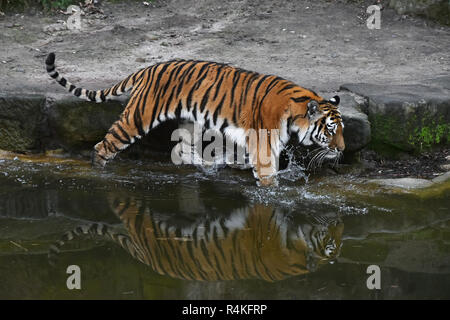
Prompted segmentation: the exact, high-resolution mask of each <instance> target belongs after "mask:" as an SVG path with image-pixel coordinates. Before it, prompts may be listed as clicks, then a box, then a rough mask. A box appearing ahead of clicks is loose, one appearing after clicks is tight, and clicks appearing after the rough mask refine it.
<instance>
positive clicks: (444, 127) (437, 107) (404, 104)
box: [340, 76, 450, 154]
mask: <svg viewBox="0 0 450 320" xmlns="http://www.w3.org/2000/svg"><path fill="white" fill-rule="evenodd" d="M449 83H450V76H443V77H438V78H435V79H430V80H427V81H425V82H424V84H421V85H389V84H383V85H377V84H365V83H359V84H354V83H351V84H344V85H342V86H341V87H340V88H341V90H348V91H351V92H353V93H355V94H357V95H360V96H362V97H364V98H365V99H366V102H365V103H364V104H363V105H362V106H361V109H362V111H363V112H364V113H366V114H367V115H368V117H369V121H370V124H371V129H372V141H371V147H372V148H373V149H374V150H376V151H378V152H381V153H391V154H392V152H393V151H407V152H411V151H415V152H421V151H423V150H426V149H429V148H431V147H432V146H435V145H448V144H449V143H450V89H449Z"/></svg>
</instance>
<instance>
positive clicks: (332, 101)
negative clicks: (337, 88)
mask: <svg viewBox="0 0 450 320" xmlns="http://www.w3.org/2000/svg"><path fill="white" fill-rule="evenodd" d="M340 101H341V98H339V96H334V97H333V98H331V99H330V102H331V104H333V105H335V106H337V105H338V104H339V102H340Z"/></svg>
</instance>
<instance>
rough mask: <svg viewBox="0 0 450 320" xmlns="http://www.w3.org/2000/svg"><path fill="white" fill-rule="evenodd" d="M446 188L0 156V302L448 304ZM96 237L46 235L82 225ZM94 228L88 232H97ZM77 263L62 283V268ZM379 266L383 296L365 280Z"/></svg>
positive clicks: (449, 188)
mask: <svg viewBox="0 0 450 320" xmlns="http://www.w3.org/2000/svg"><path fill="white" fill-rule="evenodd" d="M449 196H450V183H444V184H441V185H438V186H435V187H432V188H428V189H424V190H421V191H409V192H406V191H401V190H396V189H388V188H381V187H378V186H374V185H371V184H367V183H366V182H365V181H364V180H363V179H360V178H355V177H353V176H352V175H350V174H341V175H329V176H321V175H314V176H310V177H306V176H305V175H304V174H303V173H302V171H301V170H299V168H295V167H289V168H288V169H287V170H286V171H285V172H283V173H282V179H281V183H280V186H279V187H276V188H269V189H266V188H258V187H256V186H255V184H254V180H253V177H252V174H251V172H249V171H239V170H234V169H222V170H218V171H214V172H207V171H205V172H204V171H201V170H198V169H196V168H194V167H187V166H184V167H176V166H174V165H172V164H170V163H169V162H168V161H166V160H165V159H162V161H160V162H158V161H148V162H144V163H143V162H137V161H135V162H133V161H130V160H120V159H118V160H117V161H114V162H113V163H112V164H111V165H110V166H109V167H108V168H107V169H106V170H104V171H97V170H93V169H91V167H90V165H89V164H88V163H87V162H85V161H82V160H75V159H58V158H45V157H43V158H40V157H22V156H19V157H18V158H16V160H14V158H13V157H10V158H8V159H3V160H0V299H11V298H19V299H30V298H40V299H54V298H62V299H79V298H100V299H104V298H115V299H324V298H330V299H400V298H406V299H412V298H419V299H425V298H432V299H436V298H439V299H440V298H450V210H449V207H450V200H449V199H450V197H449ZM97 224H100V226H101V228H103V229H102V230H103V233H105V234H104V235H92V234H88V235H84V234H82V235H81V236H79V237H78V236H75V237H74V239H73V240H71V241H66V243H65V244H64V245H63V246H61V249H60V251H61V252H60V253H59V254H56V253H55V254H53V255H51V259H50V262H51V263H52V265H50V263H49V258H48V251H49V248H50V246H51V245H52V244H53V243H55V241H57V240H59V239H61V238H63V236H64V234H65V233H66V232H67V231H69V230H73V229H76V228H77V227H79V226H87V228H89V227H90V228H91V232H90V233H95V232H96V230H97V229H96V228H97ZM94 231H95V232H94ZM69 265H78V266H79V267H80V269H81V286H82V289H81V290H68V289H67V286H66V280H67V277H68V276H69V275H68V274H67V273H66V269H67V267H68V266H69ZM369 265H378V266H379V267H380V268H381V290H369V289H368V288H367V285H366V281H367V278H368V276H369V275H368V274H367V273H366V270H367V267H368V266H369Z"/></svg>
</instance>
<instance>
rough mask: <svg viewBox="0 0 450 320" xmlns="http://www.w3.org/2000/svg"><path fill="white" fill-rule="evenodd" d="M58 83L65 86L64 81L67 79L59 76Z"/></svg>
mask: <svg viewBox="0 0 450 320" xmlns="http://www.w3.org/2000/svg"><path fill="white" fill-rule="evenodd" d="M58 83H59V84H60V85H62V86H63V87H65V86H66V83H67V80H66V79H65V78H61V80H59V81H58Z"/></svg>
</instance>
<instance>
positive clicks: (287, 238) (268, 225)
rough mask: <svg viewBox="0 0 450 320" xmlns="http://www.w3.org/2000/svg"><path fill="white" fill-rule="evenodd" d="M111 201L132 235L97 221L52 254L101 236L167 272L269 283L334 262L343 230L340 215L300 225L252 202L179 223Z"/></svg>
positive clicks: (140, 205) (137, 204)
mask: <svg viewBox="0 0 450 320" xmlns="http://www.w3.org/2000/svg"><path fill="white" fill-rule="evenodd" d="M110 202H111V205H112V207H113V210H114V212H115V213H116V214H117V215H118V217H119V218H120V219H121V221H122V222H123V224H124V226H125V228H126V231H127V234H125V233H120V232H119V231H117V230H114V228H111V227H109V226H106V225H103V224H98V223H94V224H91V225H89V226H83V227H78V228H76V229H75V230H73V231H70V232H68V233H66V234H65V235H64V237H63V239H62V240H60V241H58V242H57V243H55V245H53V246H52V247H51V249H50V252H49V256H50V257H52V256H54V254H56V253H58V252H59V251H60V248H61V247H62V246H63V245H64V244H65V242H67V241H69V240H72V239H73V238H74V237H76V236H79V235H81V234H96V235H100V236H105V237H109V238H110V239H113V240H114V241H115V242H116V243H118V244H120V245H121V246H122V247H123V248H124V249H125V250H126V251H127V252H128V253H129V254H130V255H131V256H133V257H134V258H135V259H137V260H139V261H140V262H142V263H144V264H146V265H148V266H150V267H151V268H152V269H153V270H155V271H156V272H158V273H159V274H162V275H168V276H170V277H173V278H180V279H187V280H204V281H216V280H233V279H255V278H256V279H263V280H266V281H271V282H272V281H278V280H282V279H285V278H287V277H290V276H294V275H300V274H305V273H308V272H310V271H315V270H316V268H317V267H318V266H319V265H321V264H324V263H327V261H330V260H331V259H334V258H336V257H337V256H338V255H339V252H340V248H341V245H342V242H341V238H342V232H343V227H344V225H343V223H342V222H341V221H340V219H338V218H329V217H322V218H321V217H315V218H314V217H302V219H300V220H302V221H300V222H298V221H292V219H290V217H288V216H287V215H286V214H283V213H281V212H279V211H278V210H277V209H274V208H271V207H268V206H264V205H254V206H252V207H249V208H243V209H237V210H234V211H233V212H232V213H231V214H230V215H228V216H227V217H218V218H210V219H204V220H203V221H197V222H195V223H192V224H191V225H189V226H186V225H184V226H176V224H171V223H169V222H168V220H167V219H166V220H165V221H164V217H161V216H157V215H155V214H152V212H151V211H150V209H149V207H148V205H147V204H146V203H145V202H144V201H141V200H138V199H136V198H133V197H128V198H125V197H124V198H122V199H121V198H120V197H114V198H113V199H112V200H111V201H110ZM295 220H298V219H295Z"/></svg>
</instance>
